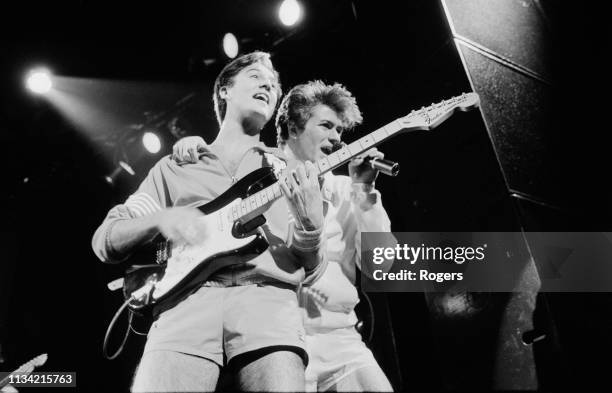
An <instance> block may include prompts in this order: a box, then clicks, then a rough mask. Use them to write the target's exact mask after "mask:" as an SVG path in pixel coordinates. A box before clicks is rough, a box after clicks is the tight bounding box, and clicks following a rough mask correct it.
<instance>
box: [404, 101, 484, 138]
mask: <svg viewBox="0 0 612 393" xmlns="http://www.w3.org/2000/svg"><path fill="white" fill-rule="evenodd" d="M479 103H480V99H479V97H478V94H476V93H463V94H461V95H460V96H456V97H453V98H450V99H448V100H444V101H440V102H438V103H436V104H431V105H430V106H428V107H423V108H421V109H419V110H416V111H412V112H410V113H409V114H408V115H407V116H404V117H402V118H401V119H399V121H400V122H401V123H402V125H403V126H404V128H408V129H420V130H431V129H434V128H435V127H437V126H438V125H440V124H441V123H442V122H443V121H444V120H446V119H448V117H449V116H451V115H452V114H453V113H454V112H455V111H457V110H460V111H463V112H467V111H469V110H471V109H474V108H476V107H478V104H479Z"/></svg>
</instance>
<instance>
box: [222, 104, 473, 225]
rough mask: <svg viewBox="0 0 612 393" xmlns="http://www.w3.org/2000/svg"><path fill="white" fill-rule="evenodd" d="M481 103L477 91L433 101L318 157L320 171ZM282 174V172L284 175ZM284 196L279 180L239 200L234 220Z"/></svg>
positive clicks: (249, 215)
mask: <svg viewBox="0 0 612 393" xmlns="http://www.w3.org/2000/svg"><path fill="white" fill-rule="evenodd" d="M477 104H478V96H477V95H476V94H475V93H468V94H462V95H461V96H457V97H453V98H451V99H448V100H445V101H441V102H439V103H437V104H431V105H430V106H428V107H423V108H421V109H419V110H417V111H412V112H411V113H410V114H409V115H407V116H405V117H403V118H399V119H396V120H394V121H392V122H391V123H389V124H387V125H385V126H383V127H381V128H379V129H377V130H376V131H373V132H371V133H369V134H368V135H366V136H363V137H361V138H359V139H357V140H356V141H354V142H352V143H350V144H348V145H346V146H344V147H342V148H341V149H339V150H337V151H335V152H333V153H331V154H329V155H328V156H326V157H324V158H322V159H320V160H318V161H317V162H316V163H315V167H316V169H317V172H318V175H319V176H322V175H324V174H325V173H327V172H329V171H331V170H333V169H335V168H337V167H339V166H341V165H343V164H345V163H347V162H348V161H350V160H351V159H352V158H354V157H355V156H357V155H359V154H361V153H363V152H364V151H366V150H369V149H371V148H373V147H375V146H376V145H378V144H380V143H382V142H383V141H385V140H386V139H388V138H391V137H392V136H395V135H397V134H398V133H400V132H401V131H405V130H407V129H415V130H416V129H420V130H427V129H432V128H434V127H435V126H437V125H438V124H440V123H441V122H443V121H444V120H445V119H446V118H447V117H449V116H450V115H451V114H452V113H453V112H454V110H455V109H462V110H468V109H471V108H473V107H475V106H476V105H477ZM282 176H283V175H282V174H281V177H282ZM280 181H282V179H280ZM282 196H283V193H282V190H281V188H280V185H279V183H278V182H276V183H274V184H273V185H271V186H268V187H266V188H264V189H263V190H261V191H258V192H256V193H254V194H253V195H251V196H250V197H248V198H246V199H243V200H242V201H241V202H240V203H239V204H237V205H236V206H234V207H233V208H232V213H231V215H232V218H233V219H234V220H242V221H248V220H250V219H251V218H253V217H254V216H257V215H259V214H261V212H262V210H264V209H266V208H267V207H268V205H270V204H271V203H272V202H274V201H275V200H277V199H278V198H280V197H282Z"/></svg>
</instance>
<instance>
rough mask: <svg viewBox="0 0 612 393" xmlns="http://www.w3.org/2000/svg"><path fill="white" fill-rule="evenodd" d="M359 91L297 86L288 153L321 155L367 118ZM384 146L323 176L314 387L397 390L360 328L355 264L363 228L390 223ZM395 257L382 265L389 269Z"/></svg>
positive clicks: (308, 323) (284, 110) (281, 135)
mask: <svg viewBox="0 0 612 393" xmlns="http://www.w3.org/2000/svg"><path fill="white" fill-rule="evenodd" d="M361 121H362V116H361V113H360V110H359V108H358V106H357V103H356V101H355V98H354V97H353V96H352V95H351V93H350V92H349V91H348V90H346V89H345V88H344V87H343V86H341V85H339V84H334V85H326V84H324V83H322V82H320V81H314V82H310V83H307V84H303V85H298V86H296V87H294V88H293V89H291V91H289V93H288V94H287V95H286V96H285V98H284V99H283V101H282V103H281V106H280V108H279V111H278V114H277V119H276V127H277V133H278V134H277V138H278V145H279V147H280V148H281V149H283V151H284V152H285V155H286V156H287V157H288V158H290V159H296V160H299V161H302V162H308V161H312V162H316V161H317V160H319V159H321V158H323V157H325V156H326V155H328V154H329V153H330V152H331V151H332V147H333V145H335V144H338V143H340V138H341V136H342V133H343V131H345V130H347V129H350V128H352V127H354V126H355V125H357V124H359V123H361ZM208 148H209V147H208V146H206V144H205V143H204V140H203V139H202V138H200V137H187V138H184V139H182V140H181V141H179V142H177V144H176V145H175V147H174V155H175V157H177V159H178V160H189V159H190V157H192V156H194V155H195V152H197V151H205V150H206V149H208ZM367 156H370V157H379V158H382V157H383V154H382V153H380V152H379V151H378V150H376V149H371V150H369V151H367V152H366V153H363V154H362V155H360V156H358V157H357V158H355V159H354V160H352V161H351V162H350V163H349V174H350V176H349V177H347V176H335V175H333V174H332V173H331V172H329V173H327V174H326V175H325V176H324V177H323V183H322V191H323V201H324V202H323V206H324V212H325V225H324V233H325V237H326V251H327V258H328V265H327V269H326V271H325V273H324V274H323V276H322V277H321V278H320V279H319V280H318V281H317V282H316V283H315V284H314V285H313V286H312V287H311V288H308V287H302V290H301V291H300V293H298V298H299V299H300V307H301V309H302V313H303V318H304V325H305V328H306V342H307V349H308V354H309V357H310V362H309V365H308V367H307V369H306V382H307V390H308V391H327V390H335V391H391V390H392V388H391V385H390V383H389V381H388V379H387V377H386V376H385V374H384V373H383V371H382V370H381V368H380V367H379V366H378V364H377V362H376V360H375V359H374V357H373V355H372V352H371V351H370V350H369V349H368V348H367V347H366V346H365V344H364V343H363V341H362V340H361V336H360V335H359V333H358V332H357V331H356V330H355V327H354V326H355V323H356V322H357V318H356V316H355V312H354V308H355V306H356V305H357V303H358V301H359V299H358V295H357V290H356V288H355V280H356V269H357V268H361V261H360V258H361V249H360V248H361V244H360V243H361V232H362V231H373V232H374V231H381V232H389V231H390V221H389V218H388V215H387V213H386V211H385V209H384V208H383V206H382V202H381V197H380V193H379V192H378V191H376V189H375V188H374V181H375V180H376V177H377V175H378V171H376V170H374V169H373V168H372V167H371V166H370V165H368V164H367V163H365V162H364V158H365V157H367ZM389 268H390V263H387V264H386V265H385V266H383V269H385V270H388V269H389Z"/></svg>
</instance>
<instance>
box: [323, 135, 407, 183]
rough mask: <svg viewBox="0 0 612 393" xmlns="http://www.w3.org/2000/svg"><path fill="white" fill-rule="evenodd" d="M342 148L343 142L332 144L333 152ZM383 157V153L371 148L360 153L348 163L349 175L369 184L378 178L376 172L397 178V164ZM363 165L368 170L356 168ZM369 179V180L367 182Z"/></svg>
mask: <svg viewBox="0 0 612 393" xmlns="http://www.w3.org/2000/svg"><path fill="white" fill-rule="evenodd" d="M344 146H346V144H345V143H344V142H336V143H334V145H333V147H332V150H333V151H334V152H335V151H337V150H340V149H341V148H343V147H344ZM364 155H365V157H364ZM383 157H384V154H383V153H381V152H379V151H378V150H377V149H376V148H373V149H370V150H368V151H366V152H364V153H362V155H361V156H358V157H356V158H354V159H353V160H352V161H351V162H350V163H349V173H350V174H351V177H352V178H353V180H354V181H356V182H357V180H356V179H365V180H366V181H358V182H360V183H371V182H373V181H374V180H375V179H376V177H377V176H378V171H380V172H382V173H384V174H385V175H388V176H397V174H398V173H399V169H400V168H399V163H397V162H394V161H391V160H385V159H384V158H383ZM364 163H365V164H367V165H364V166H366V168H367V169H370V170H365V169H363V168H362V169H361V170H360V169H359V168H358V167H359V166H361V165H362V164H364ZM372 170H373V171H372ZM356 172H366V173H356ZM367 172H374V173H367ZM370 178H371V180H370V181H367V180H369V179H370Z"/></svg>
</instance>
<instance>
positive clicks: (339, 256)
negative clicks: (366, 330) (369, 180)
mask: <svg viewBox="0 0 612 393" xmlns="http://www.w3.org/2000/svg"><path fill="white" fill-rule="evenodd" d="M322 193H323V200H324V202H323V203H324V213H325V226H324V235H325V238H326V240H325V242H326V253H327V260H328V265H327V269H326V271H325V272H324V273H323V275H322V276H321V277H320V278H319V280H318V281H316V282H315V284H314V285H313V286H312V287H303V288H302V290H301V294H300V296H299V299H300V306H301V307H302V308H303V311H304V312H303V315H304V325H305V327H306V331H307V332H309V333H316V332H321V331H325V330H330V329H337V328H344V327H350V326H353V325H355V323H357V317H356V315H355V311H354V308H355V306H356V305H357V303H358V302H359V297H358V295H357V288H356V287H355V279H356V270H355V268H356V267H358V268H361V232H390V231H391V223H390V221H389V217H388V215H387V212H386V211H385V209H384V208H383V206H382V203H381V198H380V193H379V192H378V191H376V190H375V189H373V188H371V187H370V186H368V185H365V184H352V182H351V179H350V178H349V177H347V176H335V175H333V174H332V173H328V174H326V175H325V176H324V183H323V187H322ZM389 267H390V266H389ZM389 267H387V268H389Z"/></svg>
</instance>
